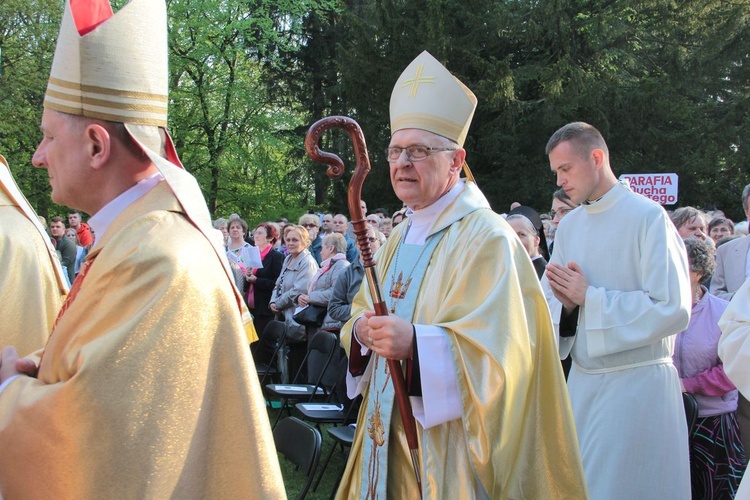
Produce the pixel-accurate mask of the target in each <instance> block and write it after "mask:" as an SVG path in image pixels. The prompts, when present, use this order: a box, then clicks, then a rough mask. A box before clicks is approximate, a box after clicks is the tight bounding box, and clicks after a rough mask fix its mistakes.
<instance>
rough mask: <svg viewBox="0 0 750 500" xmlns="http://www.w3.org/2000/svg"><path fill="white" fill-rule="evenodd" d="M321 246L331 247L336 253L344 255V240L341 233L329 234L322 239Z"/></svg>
mask: <svg viewBox="0 0 750 500" xmlns="http://www.w3.org/2000/svg"><path fill="white" fill-rule="evenodd" d="M323 246H326V247H333V249H334V250H336V253H346V238H344V235H343V234H341V233H331V234H327V235H325V237H324V238H323Z"/></svg>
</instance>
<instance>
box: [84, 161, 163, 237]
mask: <svg viewBox="0 0 750 500" xmlns="http://www.w3.org/2000/svg"><path fill="white" fill-rule="evenodd" d="M163 180H164V176H162V175H161V173H159V172H157V173H155V174H153V175H151V176H149V177H146V178H145V179H141V180H140V181H138V183H137V184H136V185H135V186H133V187H131V188H130V189H128V190H127V191H125V192H124V193H122V194H121V195H119V196H118V197H117V198H115V199H114V200H112V201H110V202H109V203H107V204H106V205H104V206H103V207H102V208H101V209H100V210H99V211H98V212H97V213H96V214H94V216H93V217H91V218H90V219H89V221H88V224H89V226H91V228H92V229H93V230H94V235H95V237H96V240H95V242H94V245H96V241H100V240H101V239H102V236H104V233H105V231H107V229H108V228H109V226H110V225H111V224H112V222H113V221H114V220H115V219H116V218H117V216H118V215H120V214H121V213H122V212H123V211H124V210H125V209H126V208H128V207H129V206H130V205H132V204H133V203H135V201H136V200H138V199H139V198H141V197H142V196H143V195H145V194H146V193H148V192H149V191H151V190H152V189H154V188H155V187H156V185H157V184H159V183H160V182H161V181H163Z"/></svg>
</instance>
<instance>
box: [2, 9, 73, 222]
mask: <svg viewBox="0 0 750 500" xmlns="http://www.w3.org/2000/svg"><path fill="white" fill-rule="evenodd" d="M61 17H62V11H61V10H60V5H59V2H57V1H54V0H39V1H37V2H34V6H33V9H30V8H29V3H28V2H27V1H26V0H3V2H1V3H0V154H2V155H3V156H5V157H6V158H7V160H8V162H9V163H10V168H11V171H12V172H13V176H14V177H15V179H16V182H17V183H18V185H19V187H20V188H21V190H22V191H23V193H24V194H25V195H26V197H27V198H28V199H29V202H30V203H31V204H32V206H34V207H35V208H36V210H37V212H38V213H39V214H40V215H43V216H48V215H54V214H58V213H61V212H60V207H57V206H56V205H54V204H53V203H52V201H51V200H50V197H49V194H50V191H51V189H50V185H49V180H48V176H47V172H46V171H44V170H40V169H36V168H33V167H32V165H31V156H32V154H33V153H34V151H35V150H36V146H37V144H38V143H39V139H40V138H41V133H40V132H39V123H40V122H41V119H42V101H43V100H44V91H45V90H46V88H47V78H48V77H49V71H50V67H51V65H52V56H53V55H54V51H55V43H56V41H57V32H58V29H59V27H60V18H61Z"/></svg>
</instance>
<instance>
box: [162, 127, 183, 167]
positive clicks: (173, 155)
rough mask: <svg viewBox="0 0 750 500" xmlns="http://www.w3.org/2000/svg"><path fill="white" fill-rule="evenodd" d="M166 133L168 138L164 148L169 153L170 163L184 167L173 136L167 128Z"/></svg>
mask: <svg viewBox="0 0 750 500" xmlns="http://www.w3.org/2000/svg"><path fill="white" fill-rule="evenodd" d="M164 135H165V136H166V140H165V141H164V142H165V144H164V150H165V152H166V153H167V160H168V161H169V162H170V163H173V164H175V165H177V166H178V167H180V168H182V169H184V168H185V167H184V166H182V162H181V161H180V157H179V156H178V155H177V148H175V147H174V142H172V136H170V135H169V132H167V131H166V130H164Z"/></svg>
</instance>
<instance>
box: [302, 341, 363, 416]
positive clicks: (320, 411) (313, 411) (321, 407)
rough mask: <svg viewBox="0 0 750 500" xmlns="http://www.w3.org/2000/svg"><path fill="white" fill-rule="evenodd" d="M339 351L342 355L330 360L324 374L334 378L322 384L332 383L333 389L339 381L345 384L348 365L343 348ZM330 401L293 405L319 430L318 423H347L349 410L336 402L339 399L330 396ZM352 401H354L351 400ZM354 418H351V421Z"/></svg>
mask: <svg viewBox="0 0 750 500" xmlns="http://www.w3.org/2000/svg"><path fill="white" fill-rule="evenodd" d="M339 351H340V352H341V354H342V356H341V358H340V359H338V360H334V361H332V368H334V369H329V370H328V373H327V374H326V378H328V375H330V376H331V378H330V379H329V380H335V382H334V383H332V384H325V380H324V385H333V386H334V389H331V390H335V388H336V387H338V383H340V382H341V381H342V380H343V381H344V382H343V383H344V384H345V383H346V382H345V380H346V370H347V367H348V360H347V358H346V355H343V352H342V351H343V349H341V348H339ZM331 399H332V400H331V401H328V402H325V403H317V402H304V403H297V404H295V405H294V407H295V408H296V409H297V411H299V412H300V413H301V414H302V418H303V420H305V421H307V422H313V423H315V424H316V425H315V426H316V427H317V428H318V430H320V424H344V423H349V421H348V420H347V419H348V418H349V411H348V409H347V408H344V405H343V404H338V402H339V401H336V400H334V398H331ZM351 403H354V402H351ZM356 418H357V415H356V414H355V415H354V420H356ZM354 420H351V421H352V422H353V421H354Z"/></svg>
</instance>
